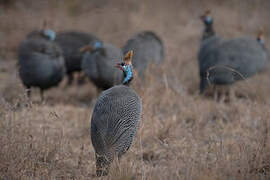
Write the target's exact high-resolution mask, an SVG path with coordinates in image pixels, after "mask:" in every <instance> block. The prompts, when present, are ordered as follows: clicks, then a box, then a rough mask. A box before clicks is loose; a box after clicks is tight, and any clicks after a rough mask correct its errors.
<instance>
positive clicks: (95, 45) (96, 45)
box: [93, 41, 102, 50]
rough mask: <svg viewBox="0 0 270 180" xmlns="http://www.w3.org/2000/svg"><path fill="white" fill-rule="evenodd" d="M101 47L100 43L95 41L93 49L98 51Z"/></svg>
mask: <svg viewBox="0 0 270 180" xmlns="http://www.w3.org/2000/svg"><path fill="white" fill-rule="evenodd" d="M101 47H102V43H101V42H100V41H95V42H94V44H93V49H94V50H95V49H98V48H101Z"/></svg>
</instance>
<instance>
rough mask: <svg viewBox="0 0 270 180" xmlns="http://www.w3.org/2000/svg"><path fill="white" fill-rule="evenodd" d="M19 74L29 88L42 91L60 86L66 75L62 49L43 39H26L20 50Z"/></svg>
mask: <svg viewBox="0 0 270 180" xmlns="http://www.w3.org/2000/svg"><path fill="white" fill-rule="evenodd" d="M18 62H19V74H20V77H21V79H22V81H23V83H24V84H25V86H27V87H31V86H37V87H40V88H42V89H46V88H49V87H51V86H54V85H56V84H58V83H59V82H60V81H61V80H62V77H63V75H64V73H65V67H64V59H63V57H62V52H61V50H60V48H59V47H58V46H57V45H56V44H55V43H53V42H50V41H49V40H46V39H42V38H26V39H25V40H23V41H22V43H21V44H20V45H19V48H18Z"/></svg>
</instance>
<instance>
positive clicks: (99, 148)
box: [91, 51, 142, 176]
mask: <svg viewBox="0 0 270 180" xmlns="http://www.w3.org/2000/svg"><path fill="white" fill-rule="evenodd" d="M131 58H132V51H129V52H128V53H127V54H126V56H125V58H124V62H123V63H120V64H117V67H119V68H120V69H121V70H122V71H123V74H124V80H123V83H122V85H117V86H114V87H112V88H110V89H108V90H105V91H103V92H102V93H101V95H100V96H99V97H98V100H97V103H96V105H95V107H94V111H93V114H92V119H91V140H92V144H93V147H94V149H95V155H96V174H97V176H102V175H107V174H108V171H109V167H110V164H111V162H112V161H113V160H114V158H115V157H118V158H120V157H121V156H122V155H123V154H124V153H125V152H126V151H128V149H129V148H130V146H131V144H132V142H133V139H134V137H135V134H136V129H137V127H138V124H139V121H140V118H141V114H142V102H141V99H140V97H139V96H138V95H137V93H136V92H135V91H134V90H133V89H132V88H130V87H129V84H130V82H131V81H132V79H133V73H132V64H131Z"/></svg>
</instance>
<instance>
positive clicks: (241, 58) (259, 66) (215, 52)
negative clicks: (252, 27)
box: [198, 11, 269, 93]
mask: <svg viewBox="0 0 270 180" xmlns="http://www.w3.org/2000/svg"><path fill="white" fill-rule="evenodd" d="M203 17H204V18H203V20H204V24H205V26H206V28H205V31H204V33H203V37H202V42H201V47H200V52H199V57H198V59H199V69H200V77H201V82H200V92H201V93H203V92H204V90H205V89H206V87H207V86H208V84H214V85H228V84H232V83H235V82H237V81H239V80H244V79H246V78H249V77H251V76H253V75H255V74H256V73H258V72H261V71H264V70H265V69H266V67H267V65H268V61H269V60H268V51H267V49H266V48H265V47H264V45H263V33H262V31H260V32H259V35H258V37H257V40H256V39H255V38H250V37H239V38H234V39H230V40H223V39H221V38H219V37H217V36H216V35H215V33H213V32H214V31H213V27H212V25H213V18H212V17H211V18H210V14H209V11H208V12H207V13H206V15H205V16H203ZM210 22H211V23H210ZM209 23H210V24H211V26H210V27H211V28H210V27H209ZM209 28H210V29H211V30H209ZM211 31H212V32H211Z"/></svg>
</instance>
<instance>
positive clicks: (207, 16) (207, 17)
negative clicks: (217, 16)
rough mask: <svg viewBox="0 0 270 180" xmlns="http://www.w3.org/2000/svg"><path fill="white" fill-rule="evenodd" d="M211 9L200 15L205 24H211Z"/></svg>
mask: <svg viewBox="0 0 270 180" xmlns="http://www.w3.org/2000/svg"><path fill="white" fill-rule="evenodd" d="M210 15H211V11H210V10H207V11H205V13H204V14H203V15H202V16H201V20H202V21H203V22H204V24H205V25H206V26H210V25H212V24H213V18H212V17H211V16H210Z"/></svg>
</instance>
